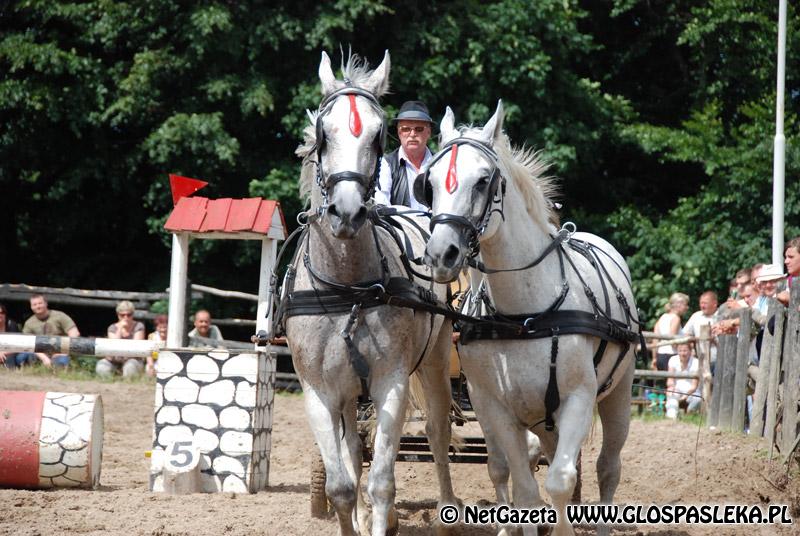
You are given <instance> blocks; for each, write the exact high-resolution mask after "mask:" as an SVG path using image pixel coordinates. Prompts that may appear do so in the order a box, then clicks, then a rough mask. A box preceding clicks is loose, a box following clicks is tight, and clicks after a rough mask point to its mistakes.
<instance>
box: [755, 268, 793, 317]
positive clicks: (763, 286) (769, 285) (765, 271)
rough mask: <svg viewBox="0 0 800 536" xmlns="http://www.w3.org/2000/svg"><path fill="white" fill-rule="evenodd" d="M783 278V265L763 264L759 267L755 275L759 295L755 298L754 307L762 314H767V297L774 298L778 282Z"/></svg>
mask: <svg viewBox="0 0 800 536" xmlns="http://www.w3.org/2000/svg"><path fill="white" fill-rule="evenodd" d="M785 278H786V274H784V273H783V267H781V266H780V265H778V264H765V265H764V266H763V267H762V268H761V270H760V272H759V273H758V276H757V277H756V283H758V290H759V296H758V299H757V300H756V304H755V309H756V310H758V311H759V312H760V313H761V314H762V315H766V314H767V307H768V306H769V298H774V297H775V295H776V294H777V289H778V282H779V281H781V280H783V279H785Z"/></svg>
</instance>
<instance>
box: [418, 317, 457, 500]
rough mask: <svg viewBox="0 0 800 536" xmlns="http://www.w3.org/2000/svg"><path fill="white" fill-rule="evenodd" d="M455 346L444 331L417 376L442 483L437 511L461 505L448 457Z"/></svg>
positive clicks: (440, 482) (432, 450)
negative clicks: (450, 360)
mask: <svg viewBox="0 0 800 536" xmlns="http://www.w3.org/2000/svg"><path fill="white" fill-rule="evenodd" d="M451 347H452V342H451V340H450V333H449V330H442V331H441V332H440V336H439V339H438V340H437V341H436V345H435V347H434V348H433V352H432V353H431V355H430V356H429V358H428V360H427V362H423V364H422V366H421V367H420V368H419V370H418V371H417V373H416V375H417V377H418V378H419V379H420V382H421V383H422V388H423V390H424V391H423V392H424V395H425V405H426V412H427V415H426V422H425V434H426V435H427V436H428V442H429V444H430V448H431V453H432V454H433V459H434V462H435V465H436V476H437V478H438V480H439V503H438V505H437V508H436V511H437V512H438V511H439V510H440V509H441V508H442V507H443V506H445V505H448V504H455V505H457V504H458V498H457V497H456V495H455V493H454V492H453V482H452V479H451V477H450V458H449V456H448V454H449V451H450V439H451V428H450V405H451V404H452V403H453V397H452V394H451V392H450V364H449V362H448V359H449V356H450V348H451ZM412 389H413V387H412Z"/></svg>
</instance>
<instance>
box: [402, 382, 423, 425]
mask: <svg viewBox="0 0 800 536" xmlns="http://www.w3.org/2000/svg"><path fill="white" fill-rule="evenodd" d="M408 401H409V405H408V409H406V421H408V417H409V416H410V415H409V412H413V411H414V410H419V411H421V412H422V414H423V415H424V414H425V408H427V407H428V401H427V400H426V397H425V389H424V388H423V387H422V380H420V379H419V375H418V374H416V373H415V374H412V375H411V377H410V378H409V379H408Z"/></svg>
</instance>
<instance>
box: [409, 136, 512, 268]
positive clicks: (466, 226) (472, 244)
mask: <svg viewBox="0 0 800 536" xmlns="http://www.w3.org/2000/svg"><path fill="white" fill-rule="evenodd" d="M461 145H468V146H469V147H472V148H474V149H477V150H478V151H479V152H480V153H481V154H482V155H483V156H484V157H485V158H486V159H487V160H488V161H489V162H490V163H491V165H492V171H491V174H490V175H489V185H488V190H487V196H486V203H485V204H484V206H483V210H482V211H481V213H480V215H479V216H478V217H477V218H475V219H474V220H473V219H471V218H468V217H466V216H459V215H458V214H449V213H445V212H443V213H441V214H437V215H436V216H433V217H432V218H431V223H430V229H431V231H433V228H434V227H436V226H437V225H439V224H442V223H448V224H451V225H453V226H455V227H456V228H459V229H461V231H462V233H463V234H464V235H465V236H466V238H467V247H468V249H469V251H468V254H467V255H466V259H467V261H468V262H472V261H473V260H474V259H475V257H477V255H478V253H479V252H480V237H481V236H482V235H483V233H484V232H485V231H486V227H487V226H488V225H489V220H490V219H491V217H492V214H494V213H495V212H497V213H499V214H500V217H501V218H503V220H505V214H504V213H503V205H504V200H505V194H506V178H505V177H504V176H503V175H502V173H500V169H499V167H498V165H497V163H498V157H497V153H496V152H495V151H494V150H493V149H492V148H491V147H489V146H488V145H487V144H485V143H482V142H480V141H478V140H474V139H472V138H464V137H460V138H455V139H453V140H450V141H449V142H447V143H445V144H444V145H443V146H442V148H441V150H440V151H439V152H438V153H436V154H435V155H434V156H433V158H432V159H431V161H430V163H429V164H428V167H427V169H426V170H425V173H422V174H420V175H418V176H417V178H416V179H415V180H414V197H415V198H416V200H417V201H419V202H420V203H422V204H423V205H425V206H426V207H428V208H431V206H432V205H433V186H432V185H431V183H430V170H431V168H432V167H433V165H434V164H435V163H436V162H438V161H439V160H441V159H442V158H444V156H445V155H446V154H447V153H449V152H450V151H452V150H453V148H454V147H456V146H461ZM498 190H499V197H497V196H498ZM495 203H500V208H495V209H493V208H492V207H493V205H494V204H495Z"/></svg>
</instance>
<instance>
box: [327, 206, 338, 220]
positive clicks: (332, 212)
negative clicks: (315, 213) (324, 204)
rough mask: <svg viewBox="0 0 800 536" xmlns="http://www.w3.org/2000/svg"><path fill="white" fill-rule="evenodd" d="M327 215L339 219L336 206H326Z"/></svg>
mask: <svg viewBox="0 0 800 536" xmlns="http://www.w3.org/2000/svg"><path fill="white" fill-rule="evenodd" d="M328 214H330V215H331V216H336V217H337V218H338V217H339V211H338V210H336V205H328Z"/></svg>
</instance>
